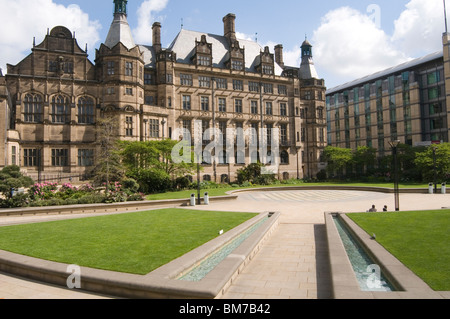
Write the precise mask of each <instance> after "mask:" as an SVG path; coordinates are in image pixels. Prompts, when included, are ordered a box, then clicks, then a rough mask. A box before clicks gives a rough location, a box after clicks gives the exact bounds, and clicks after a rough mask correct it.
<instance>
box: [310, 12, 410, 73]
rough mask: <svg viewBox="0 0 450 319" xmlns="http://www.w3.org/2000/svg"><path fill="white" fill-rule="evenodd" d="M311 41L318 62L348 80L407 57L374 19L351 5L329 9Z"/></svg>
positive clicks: (379, 69) (322, 66) (325, 68)
mask: <svg viewBox="0 0 450 319" xmlns="http://www.w3.org/2000/svg"><path fill="white" fill-rule="evenodd" d="M312 42H313V45H314V52H315V56H314V60H315V64H316V65H318V66H320V69H322V70H326V71H327V73H328V74H330V75H332V76H338V77H340V78H341V79H345V81H346V80H353V79H357V78H359V77H362V76H365V75H368V74H371V73H374V72H377V71H381V70H383V69H385V68H388V67H391V66H394V65H396V64H399V63H401V62H404V61H405V60H406V59H407V58H408V57H407V54H405V53H403V52H402V51H400V50H398V49H396V48H395V46H394V45H393V44H392V42H391V40H390V37H389V36H388V35H387V34H386V33H385V32H384V31H383V30H381V29H379V28H377V25H376V24H375V21H374V20H373V19H371V18H370V17H368V16H367V15H365V14H362V13H361V12H359V11H357V10H355V9H352V8H350V7H342V8H339V9H336V10H333V11H330V12H329V13H327V14H326V15H325V16H324V17H323V19H322V24H321V26H320V27H319V28H318V29H317V30H315V32H314V36H313V39H312ZM321 76H324V75H321Z"/></svg>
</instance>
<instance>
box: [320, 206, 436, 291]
mask: <svg viewBox="0 0 450 319" xmlns="http://www.w3.org/2000/svg"><path fill="white" fill-rule="evenodd" d="M335 215H338V216H339V218H342V220H343V221H344V222H345V224H346V225H347V226H348V227H349V229H350V231H351V232H352V234H353V235H354V236H355V237H356V238H357V239H358V240H359V242H360V244H361V245H362V246H363V248H364V249H365V251H366V252H367V253H368V254H369V255H370V256H371V257H372V258H373V259H374V260H375V261H376V263H377V264H378V265H379V266H380V268H381V271H382V272H383V274H384V275H385V276H386V277H387V278H388V279H389V280H390V281H391V282H392V283H393V284H394V286H396V288H398V290H399V291H394V292H368V291H361V290H360V288H359V284H358V282H357V280H356V277H355V274H354V272H353V269H352V266H351V263H350V260H349V258H348V256H347V253H346V251H345V248H344V246H343V244H342V241H341V238H340V235H339V233H338V231H337V228H336V225H335V224H334V221H333V216H335ZM325 225H326V230H327V241H328V253H329V259H330V268H331V277H332V285H333V295H334V296H333V297H334V298H335V299H441V298H443V297H442V296H441V295H440V294H439V292H436V291H434V290H432V289H431V288H430V287H429V286H428V285H427V284H426V283H425V282H424V281H423V280H422V279H421V278H419V277H418V276H416V275H415V274H414V273H413V272H412V271H411V270H410V269H408V268H407V267H406V266H405V265H403V264H402V263H401V262H400V261H399V260H398V259H397V258H395V257H394V256H393V255H392V254H390V253H389V252H388V251H387V250H386V249H385V248H384V247H383V246H381V245H380V244H379V243H377V242H376V241H375V240H372V239H371V238H370V236H369V235H368V234H367V233H366V232H365V231H364V230H363V229H361V228H360V227H359V226H358V225H356V223H354V222H353V221H352V220H351V219H350V218H348V216H346V214H343V213H330V212H326V213H325Z"/></svg>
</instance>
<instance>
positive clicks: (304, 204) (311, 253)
mask: <svg viewBox="0 0 450 319" xmlns="http://www.w3.org/2000/svg"><path fill="white" fill-rule="evenodd" d="M372 205H375V206H376V207H377V208H378V209H379V210H381V209H382V207H383V206H384V205H387V206H388V208H389V210H393V207H394V195H393V194H384V193H376V192H360V191H330V190H328V191H325V190H314V191H306V190H304V191H271V192H264V191H256V192H244V193H240V194H239V197H238V199H237V200H234V201H224V202H212V203H210V205H207V206H205V205H202V206H196V207H193V208H189V209H197V210H216V211H236V212H256V213H262V212H271V211H273V212H275V211H276V212H281V216H280V224H279V226H278V227H277V229H276V230H275V232H274V233H273V234H272V236H271V237H270V238H269V240H268V241H267V242H266V243H264V245H263V247H262V248H261V250H260V251H259V252H258V254H257V255H256V256H255V257H254V259H253V260H252V261H251V262H250V263H249V264H248V265H247V266H246V267H245V269H244V270H243V272H242V273H241V274H239V276H238V277H237V279H236V280H235V281H234V282H233V283H232V285H231V286H230V288H229V289H228V290H227V293H226V294H225V295H224V296H223V298H224V299H276V298H280V299H322V298H330V297H331V280H330V278H331V277H330V276H331V274H330V270H329V266H328V252H327V243H326V231H325V221H324V212H326V211H333V212H365V211H367V210H368V209H369V208H370V207H371V206H372ZM444 207H450V195H441V194H434V195H430V194H401V195H400V210H401V211H407V210H427V209H441V208H444ZM89 216H92V215H89ZM75 217H76V218H80V217H82V216H80V215H77V216H75ZM60 218H74V216H42V217H0V225H8V224H17V223H28V222H39V221H46V220H54V219H60ZM0 298H4V299H80V298H82V299H86V298H89V299H97V298H109V297H108V296H100V295H96V294H91V293H84V292H80V291H74V290H69V289H64V288H60V287H55V286H52V285H46V284H42V283H38V282H35V281H28V280H23V279H21V278H18V277H15V276H10V275H8V274H3V273H0Z"/></svg>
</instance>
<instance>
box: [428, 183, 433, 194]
mask: <svg viewBox="0 0 450 319" xmlns="http://www.w3.org/2000/svg"><path fill="white" fill-rule="evenodd" d="M428 193H429V194H434V190H433V183H429V184H428Z"/></svg>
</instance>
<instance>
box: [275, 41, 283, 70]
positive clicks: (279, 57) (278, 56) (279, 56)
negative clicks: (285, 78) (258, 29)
mask: <svg viewBox="0 0 450 319" xmlns="http://www.w3.org/2000/svg"><path fill="white" fill-rule="evenodd" d="M275 61H276V62H277V63H278V65H279V66H281V67H282V68H284V60H283V45H281V44H278V45H276V46H275Z"/></svg>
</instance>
